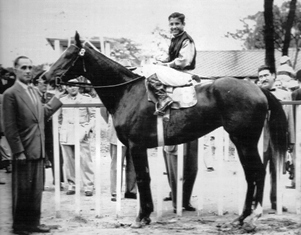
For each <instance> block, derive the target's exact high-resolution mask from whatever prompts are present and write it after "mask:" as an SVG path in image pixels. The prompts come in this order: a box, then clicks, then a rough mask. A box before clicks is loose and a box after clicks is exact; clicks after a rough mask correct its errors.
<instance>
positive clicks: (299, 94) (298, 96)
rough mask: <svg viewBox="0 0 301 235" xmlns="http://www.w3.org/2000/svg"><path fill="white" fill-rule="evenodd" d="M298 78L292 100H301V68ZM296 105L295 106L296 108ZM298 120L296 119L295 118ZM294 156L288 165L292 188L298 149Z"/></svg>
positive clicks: (294, 180) (297, 74)
mask: <svg viewBox="0 0 301 235" xmlns="http://www.w3.org/2000/svg"><path fill="white" fill-rule="evenodd" d="M296 79H297V81H298V84H299V88H298V89H296V90H294V91H293V92H292V100H301V86H300V85H301V69H300V70H298V71H297V73H296ZM295 107H296V106H294V108H295ZM294 111H295V112H296V109H294ZM295 122H296V120H295ZM291 156H292V159H291V160H292V161H291V162H290V163H288V165H287V170H288V172H289V174H290V176H289V179H291V180H292V181H291V188H295V184H296V179H295V164H296V151H293V153H292V154H291Z"/></svg>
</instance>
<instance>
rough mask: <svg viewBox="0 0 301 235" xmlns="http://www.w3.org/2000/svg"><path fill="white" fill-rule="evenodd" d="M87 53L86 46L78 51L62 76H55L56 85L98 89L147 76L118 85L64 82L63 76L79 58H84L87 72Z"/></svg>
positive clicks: (84, 68) (112, 86) (84, 67)
mask: <svg viewBox="0 0 301 235" xmlns="http://www.w3.org/2000/svg"><path fill="white" fill-rule="evenodd" d="M85 53H86V50H85V49H84V48H82V49H80V51H79V52H78V55H77V57H76V59H75V60H74V61H73V63H72V65H71V66H70V67H69V68H68V69H67V70H66V71H65V72H64V73H63V74H62V75H61V76H60V77H56V78H55V85H56V86H58V85H66V86H76V87H91V88H94V89H95V88H97V89H101V88H114V87H120V86H124V85H127V84H129V83H133V82H135V81H137V80H140V79H142V78H143V79H144V78H145V77H144V76H140V77H137V78H135V79H133V80H130V81H126V82H123V83H120V84H116V85H107V86H94V85H92V84H91V83H86V82H63V81H62V79H61V78H62V77H64V76H65V74H66V73H67V72H68V71H69V70H70V69H71V68H72V67H74V66H75V63H76V62H77V60H78V59H79V58H82V60H83V71H84V72H86V66H85V60H84V55H85Z"/></svg>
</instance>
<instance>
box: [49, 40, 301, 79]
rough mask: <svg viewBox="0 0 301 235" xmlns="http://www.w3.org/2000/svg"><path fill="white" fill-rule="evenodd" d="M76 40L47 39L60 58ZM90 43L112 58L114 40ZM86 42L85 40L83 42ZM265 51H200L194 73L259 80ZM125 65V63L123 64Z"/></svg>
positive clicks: (299, 61) (299, 65) (291, 53)
mask: <svg viewBox="0 0 301 235" xmlns="http://www.w3.org/2000/svg"><path fill="white" fill-rule="evenodd" d="M73 40H74V38H69V39H59V38H47V41H48V42H49V44H50V45H51V46H52V48H53V49H54V50H56V51H57V53H58V56H59V55H60V54H61V53H62V52H63V51H64V50H65V49H66V48H67V46H68V45H70V44H71V43H72V42H73ZM89 41H90V42H91V43H92V44H93V45H94V46H95V47H96V48H97V49H99V50H100V51H103V50H101V48H104V54H105V55H108V56H110V53H111V52H110V50H111V48H110V47H111V43H112V42H113V41H114V39H112V38H103V39H101V40H100V38H99V37H93V38H90V39H89ZM82 42H84V40H82ZM281 55H282V54H281V52H280V51H275V61H276V68H277V67H278V66H279V64H280V62H279V61H280V58H281ZM295 55H296V51H295V50H290V51H289V56H290V58H291V61H295ZM264 61H265V50H244V51H198V52H197V58H196V68H195V70H194V71H193V73H195V74H197V75H199V76H200V77H208V78H213V79H214V78H218V77H225V76H230V77H235V78H239V79H243V78H246V77H249V78H250V79H256V78H257V69H258V67H260V66H261V65H263V64H264V63H265V62H264ZM122 64H124V63H122ZM299 69H301V57H300V56H298V57H297V63H296V68H295V71H298V70H299Z"/></svg>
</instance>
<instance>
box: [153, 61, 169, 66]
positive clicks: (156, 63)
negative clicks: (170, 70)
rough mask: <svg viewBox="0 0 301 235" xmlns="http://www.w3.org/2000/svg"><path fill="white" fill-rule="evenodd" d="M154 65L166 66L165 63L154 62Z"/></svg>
mask: <svg viewBox="0 0 301 235" xmlns="http://www.w3.org/2000/svg"><path fill="white" fill-rule="evenodd" d="M154 64H155V65H161V66H168V65H167V63H163V62H161V61H156V62H154Z"/></svg>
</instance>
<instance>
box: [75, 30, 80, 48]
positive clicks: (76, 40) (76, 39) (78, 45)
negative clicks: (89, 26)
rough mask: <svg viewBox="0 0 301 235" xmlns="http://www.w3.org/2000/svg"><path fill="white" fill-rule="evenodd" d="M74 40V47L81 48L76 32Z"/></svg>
mask: <svg viewBox="0 0 301 235" xmlns="http://www.w3.org/2000/svg"><path fill="white" fill-rule="evenodd" d="M74 40H75V45H76V46H77V47H79V48H82V43H81V41H80V37H79V34H78V32H77V31H76V32H75V36H74Z"/></svg>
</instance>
